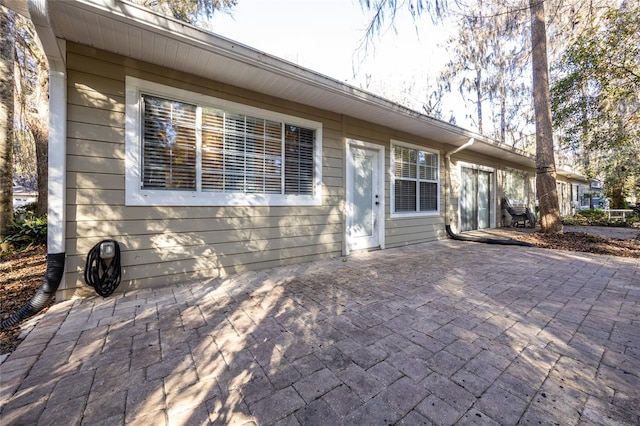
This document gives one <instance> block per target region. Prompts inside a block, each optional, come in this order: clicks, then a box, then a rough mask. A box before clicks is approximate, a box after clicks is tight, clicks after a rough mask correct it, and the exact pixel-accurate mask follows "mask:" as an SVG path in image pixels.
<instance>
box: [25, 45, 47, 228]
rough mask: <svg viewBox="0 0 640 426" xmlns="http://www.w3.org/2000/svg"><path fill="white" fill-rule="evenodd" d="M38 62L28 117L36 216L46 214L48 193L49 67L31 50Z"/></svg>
mask: <svg viewBox="0 0 640 426" xmlns="http://www.w3.org/2000/svg"><path fill="white" fill-rule="evenodd" d="M33 56H34V59H36V62H37V64H38V78H37V85H38V89H37V91H36V93H35V94H36V99H37V102H36V103H35V109H34V110H33V111H30V114H29V118H28V122H29V123H28V125H29V130H30V131H31V135H32V136H33V141H34V143H35V146H36V170H37V173H38V176H37V179H38V181H37V182H38V202H37V203H36V216H37V217H44V216H45V215H46V214H47V207H48V204H47V202H48V195H49V120H48V117H49V67H48V65H47V61H46V59H45V58H44V56H43V55H42V52H41V51H40V50H37V51H36V50H35V49H34V51H33Z"/></svg>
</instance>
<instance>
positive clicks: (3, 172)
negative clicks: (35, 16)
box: [0, 6, 16, 240]
mask: <svg viewBox="0 0 640 426" xmlns="http://www.w3.org/2000/svg"><path fill="white" fill-rule="evenodd" d="M0 21H1V22H0V76H2V78H0V99H1V100H0V240H2V239H3V238H4V237H5V236H6V234H7V228H8V226H9V225H10V224H11V221H12V220H13V109H14V87H13V84H14V81H15V79H14V69H13V66H14V57H15V56H14V55H15V41H16V39H15V12H13V11H10V10H7V9H5V8H4V7H3V6H0Z"/></svg>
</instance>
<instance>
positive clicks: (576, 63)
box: [552, 4, 640, 208]
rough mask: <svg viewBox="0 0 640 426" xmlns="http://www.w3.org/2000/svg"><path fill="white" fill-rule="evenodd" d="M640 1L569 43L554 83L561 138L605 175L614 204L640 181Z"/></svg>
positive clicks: (594, 172) (592, 173)
mask: <svg viewBox="0 0 640 426" xmlns="http://www.w3.org/2000/svg"><path fill="white" fill-rule="evenodd" d="M638 34H640V6H638V5H635V6H634V7H628V6H625V5H624V4H623V6H622V7H621V8H619V9H612V10H610V11H609V12H608V13H606V15H605V16H604V19H602V20H601V21H597V22H593V23H592V25H591V26H590V27H589V28H588V29H586V30H585V31H584V32H583V33H581V34H580V35H579V36H578V37H577V38H576V39H575V40H574V41H573V43H572V44H571V45H570V46H569V48H568V49H567V51H566V52H565V54H564V55H563V57H562V60H561V61H560V63H559V65H558V67H557V69H556V71H557V73H558V74H559V76H560V78H559V79H557V81H556V83H555V84H554V85H553V87H552V109H553V115H554V123H555V126H556V128H557V129H559V130H560V131H561V134H562V138H561V141H562V143H563V144H564V145H565V146H567V147H569V148H570V149H571V150H573V151H574V152H575V153H576V154H577V155H579V156H580V157H581V158H582V161H583V162H584V165H585V168H586V170H587V173H588V174H589V175H590V177H594V176H597V175H599V174H603V175H604V180H605V188H607V192H608V193H607V195H608V196H609V197H611V199H612V200H611V201H612V208H622V207H624V197H625V195H626V193H627V192H629V191H634V190H635V191H637V189H638V185H639V184H640V179H639V177H640V160H638V159H639V158H640V38H639V37H638Z"/></svg>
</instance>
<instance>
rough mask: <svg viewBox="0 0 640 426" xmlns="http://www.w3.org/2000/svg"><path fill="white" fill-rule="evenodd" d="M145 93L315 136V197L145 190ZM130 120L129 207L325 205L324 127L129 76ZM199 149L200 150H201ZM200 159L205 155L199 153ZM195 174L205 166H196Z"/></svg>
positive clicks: (127, 127)
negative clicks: (297, 128) (301, 129)
mask: <svg viewBox="0 0 640 426" xmlns="http://www.w3.org/2000/svg"><path fill="white" fill-rule="evenodd" d="M142 93H145V94H149V95H154V96H159V97H165V98H168V99H171V100H175V101H180V102H185V103H190V104H196V105H198V107H203V106H206V107H211V108H217V109H220V110H223V111H226V112H233V113H238V114H244V115H247V116H251V117H256V118H261V119H266V120H273V121H279V122H282V123H286V124H291V125H295V126H300V127H304V128H307V129H312V130H314V132H315V143H314V166H313V175H314V181H313V195H298V194H246V193H230V192H229V193H222V192H213V191H212V192H209V191H206V192H201V191H198V190H195V191H185V190H171V189H144V188H142V184H141V182H142V179H141V176H142V175H141V173H142V170H141V160H140V159H141V155H142V126H143V117H142ZM125 103H126V116H125V117H126V118H125V205H127V206H321V205H322V123H320V122H317V121H312V120H307V119H304V118H300V117H294V116H290V115H287V114H281V113H277V112H274V111H269V110H265V109H261V108H256V107H251V106H248V105H243V104H239V103H236V102H231V101H227V100H224V99H219V98H214V97H212V96H207V95H203V94H200V93H195V92H191V91H188V90H184V89H178V88H175V87H171V86H166V85H163V84H159V83H154V82H151V81H146V80H142V79H139V78H136V77H131V76H127V77H126V94H125ZM198 148H199V147H198ZM198 158H200V152H199V151H198ZM196 167H197V171H196V174H199V173H200V167H201V165H200V164H199V163H198V164H196Z"/></svg>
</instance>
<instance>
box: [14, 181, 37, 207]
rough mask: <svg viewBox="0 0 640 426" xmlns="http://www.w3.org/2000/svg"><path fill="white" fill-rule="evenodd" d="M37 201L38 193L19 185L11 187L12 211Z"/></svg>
mask: <svg viewBox="0 0 640 426" xmlns="http://www.w3.org/2000/svg"><path fill="white" fill-rule="evenodd" d="M37 200H38V193H37V192H36V191H34V190H31V189H29V188H25V187H24V186H21V185H14V187H13V210H16V209H18V208H20V207H24V206H26V205H27V204H31V203H35V202H36V201H37Z"/></svg>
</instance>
